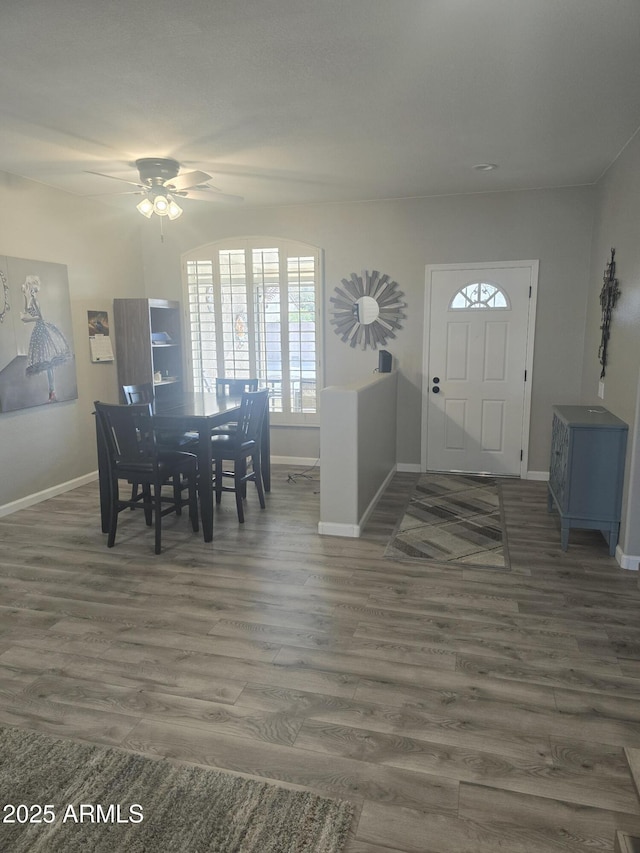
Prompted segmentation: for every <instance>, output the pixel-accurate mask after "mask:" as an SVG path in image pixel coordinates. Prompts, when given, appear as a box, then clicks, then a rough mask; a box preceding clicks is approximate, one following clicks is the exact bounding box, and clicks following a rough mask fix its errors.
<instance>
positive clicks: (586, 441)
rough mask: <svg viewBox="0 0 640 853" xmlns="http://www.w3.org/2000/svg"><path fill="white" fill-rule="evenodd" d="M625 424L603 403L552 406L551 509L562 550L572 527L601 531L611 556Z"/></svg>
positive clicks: (617, 528) (615, 536)
mask: <svg viewBox="0 0 640 853" xmlns="http://www.w3.org/2000/svg"><path fill="white" fill-rule="evenodd" d="M627 430H628V427H627V424H625V423H624V421H621V420H620V419H619V418H616V416H615V415H612V414H611V412H608V411H607V410H606V409H603V408H602V407H601V406H554V407H553V424H552V427H551V462H550V465H549V502H548V507H549V512H551V511H552V510H553V508H554V506H555V508H556V509H557V510H558V512H559V514H560V529H561V539H560V541H561V544H562V550H563V551H566V550H567V548H568V547H569V530H570V529H571V528H572V527H577V528H587V529H590V530H600V531H602V534H603V536H604V538H605V539H606V540H607V542H608V543H609V553H610V554H611V555H613V554H615V550H616V545H617V544H618V535H619V533H620V513H621V508H622V483H623V478H624V460H625V452H626V447H627Z"/></svg>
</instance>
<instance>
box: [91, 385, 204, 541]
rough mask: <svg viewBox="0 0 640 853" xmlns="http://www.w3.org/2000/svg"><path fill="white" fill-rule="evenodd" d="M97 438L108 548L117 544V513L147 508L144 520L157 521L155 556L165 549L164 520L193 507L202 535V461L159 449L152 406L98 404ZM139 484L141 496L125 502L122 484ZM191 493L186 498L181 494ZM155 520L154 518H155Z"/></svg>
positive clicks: (193, 517)
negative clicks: (105, 489) (105, 483)
mask: <svg viewBox="0 0 640 853" xmlns="http://www.w3.org/2000/svg"><path fill="white" fill-rule="evenodd" d="M94 405H95V412H96V418H97V419H98V434H99V436H100V439H101V441H102V442H103V444H104V448H105V450H106V459H107V464H108V477H109V531H108V538H107V546H108V547H109V548H112V547H113V546H114V544H115V539H116V529H117V526H118V514H119V513H120V512H122V510H124V509H128V508H131V509H143V510H144V514H145V521H146V523H147V525H148V526H151V525H152V524H153V523H154V520H155V552H156V554H159V553H160V550H161V529H162V525H161V521H162V517H163V516H165V515H168V514H169V513H172V512H175V513H177V514H178V515H180V514H181V512H182V507H183V506H188V507H189V518H190V520H191V526H192V528H193V530H194V532H197V531H198V528H199V524H198V498H197V475H198V460H197V457H196V456H195V455H194V454H192V453H185V452H181V451H177V450H163V449H160V448H159V447H158V445H157V443H156V439H155V433H154V430H153V413H152V409H151V404H149V403H140V404H132V405H129V406H117V405H111V404H108V403H101V402H99V401H96V403H95V404H94ZM120 480H127V482H129V483H139V484H140V485H141V486H142V491H141V493H140V494H138V495H136V496H135V497H134V496H133V495H132V496H131V498H130V499H128V500H124V499H122V498H121V497H120V493H119V481H120ZM166 485H169V486H171V492H172V495H171V497H169V496H168V495H164V494H163V492H162V487H163V486H166ZM184 487H186V488H187V489H188V497H187V498H183V497H182V490H183V488H184ZM154 517H155V518H154Z"/></svg>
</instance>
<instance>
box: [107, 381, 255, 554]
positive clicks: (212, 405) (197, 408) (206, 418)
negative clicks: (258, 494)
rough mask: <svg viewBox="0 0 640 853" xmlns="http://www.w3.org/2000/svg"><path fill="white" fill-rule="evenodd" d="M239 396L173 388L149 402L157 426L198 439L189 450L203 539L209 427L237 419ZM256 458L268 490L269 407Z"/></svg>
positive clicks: (207, 523)
mask: <svg viewBox="0 0 640 853" xmlns="http://www.w3.org/2000/svg"><path fill="white" fill-rule="evenodd" d="M241 400H242V397H241V396H218V395H217V394H212V393H209V392H199V391H191V392H190V391H184V392H177V393H174V394H172V395H171V397H169V398H167V399H164V400H163V399H156V400H154V402H153V404H152V405H153V424H154V427H155V428H156V429H157V430H164V431H167V432H169V431H170V432H193V433H197V435H198V441H197V444H196V446H195V447H194V449H193V450H189V452H193V453H195V455H196V456H197V457H198V472H199V476H198V492H199V498H200V519H201V523H202V533H203V536H204V541H205V542H211V541H212V539H213V506H214V487H213V475H212V466H213V459H212V455H211V431H212V429H214V428H215V427H218V426H221V425H222V424H225V423H229V422H231V421H234V420H236V419H237V417H238V414H239V412H240V403H241ZM101 445H102V442H101V440H100V436H99V433H98V477H99V488H100V516H101V522H102V531H103V532H104V533H106V532H107V531H108V530H109V478H108V475H107V462H106V457H105V452H106V451H105V448H104V447H102V446H101ZM260 458H261V467H262V482H263V485H264V490H265V492H269V491H271V465H270V440H269V410H268V409H267V414H266V417H265V419H264V422H263V425H262V434H261V436H260Z"/></svg>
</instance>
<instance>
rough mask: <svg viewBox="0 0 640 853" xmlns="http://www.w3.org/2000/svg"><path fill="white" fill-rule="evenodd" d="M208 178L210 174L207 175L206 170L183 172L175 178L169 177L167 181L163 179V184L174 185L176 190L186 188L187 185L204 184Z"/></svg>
mask: <svg viewBox="0 0 640 853" xmlns="http://www.w3.org/2000/svg"><path fill="white" fill-rule="evenodd" d="M210 179H211V175H207V173H206V172H197V171H195V172H183V173H182V174H181V175H177V176H176V177H175V178H170V179H169V180H168V181H165V186H167V185H170V186H172V187H175V189H177V190H186V189H188V188H189V187H197V186H200V184H206V182H207V181H209V180H210Z"/></svg>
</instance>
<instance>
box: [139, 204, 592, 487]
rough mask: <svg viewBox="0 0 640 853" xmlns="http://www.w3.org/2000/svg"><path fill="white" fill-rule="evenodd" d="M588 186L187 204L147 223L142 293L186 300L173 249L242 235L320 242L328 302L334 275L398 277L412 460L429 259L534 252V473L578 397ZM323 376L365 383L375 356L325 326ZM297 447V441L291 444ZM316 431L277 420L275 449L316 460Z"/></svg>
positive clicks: (403, 455) (406, 434) (406, 458)
mask: <svg viewBox="0 0 640 853" xmlns="http://www.w3.org/2000/svg"><path fill="white" fill-rule="evenodd" d="M593 201H594V189H593V188H591V187H581V188H574V189H565V190H535V191H528V192H513V193H487V194H478V195H471V196H447V197H439V198H426V199H409V200H401V201H387V202H366V203H360V204H324V205H308V206H284V207H275V208H243V207H239V208H235V207H230V206H228V205H227V206H224V207H220V206H215V205H214V204H210V205H204V204H202V203H193V204H191V205H188V203H187V202H185V213H184V216H183V217H182V218H181V219H179V220H177V221H176V222H171V223H167V226H166V227H165V229H164V231H165V239H164V243H161V242H160V239H159V229H158V223H157V222H153V221H151V222H148V223H143V225H144V226H145V227H144V228H143V241H144V259H145V281H146V287H147V295H148V296H163V297H167V298H173V299H178V298H180V299H181V298H182V293H181V289H180V288H181V271H180V256H181V254H182V253H183V252H185V251H187V250H188V249H192V248H195V247H197V246H201V245H204V244H205V243H208V242H211V241H212V240H218V239H222V238H224V237H231V236H240V235H273V236H280V237H289V238H292V239H296V240H302V241H303V242H307V243H311V244H313V245H316V246H319V247H320V248H321V249H322V250H323V251H324V262H325V299H324V301H325V306H328V304H329V297H330V296H331V294H332V293H333V288H334V287H335V285H336V284H338V283H339V282H340V279H341V278H343V277H344V276H345V275H348V274H349V273H351V272H360V270H362V269H377V270H380V271H381V272H385V273H388V274H389V275H390V276H391V277H392V278H394V279H395V280H396V281H397V282H398V284H399V286H400V288H401V290H402V291H403V292H404V293H405V297H406V302H407V304H408V309H407V315H408V316H407V320H406V321H405V323H404V327H403V329H402V330H401V331H400V332H399V333H398V337H397V339H396V340H395V341H390V342H389V345H388V346H387V349H389V350H390V351H391V352H392V353H393V355H394V357H395V361H394V366H395V367H397V369H398V370H399V372H400V375H399V377H398V378H399V387H398V406H399V415H398V431H397V436H398V438H397V441H398V448H397V456H398V462H399V463H401V464H403V463H404V464H409V465H416V466H417V465H419V463H420V429H421V423H420V421H421V385H422V377H421V363H422V347H423V328H422V326H423V304H424V292H425V266H426V265H427V264H437V263H455V262H475V261H504V260H530V259H537V260H539V261H540V279H539V292H538V313H537V323H536V355H535V361H534V375H533V392H532V429H531V439H530V448H529V465H530V469H531V470H537V471H545V470H547V469H548V464H549V460H548V456H549V447H550V441H549V432H550V426H549V425H550V420H551V415H550V410H551V406H552V405H553V404H554V403H574V402H578V401H579V398H580V383H581V379H582V353H583V349H584V325H585V316H586V309H587V296H588V290H589V258H590V250H591V232H592V216H593ZM325 340H326V345H325V384H326V385H339V384H343V383H351V382H356V381H360V380H362V379H363V378H365V377H366V376H367V375H370V374H371V372H372V371H373V369H374V368H375V367H376V365H377V357H376V354H375V353H373V352H372V351H370V350H367V351H365V352H362V351H354V350H352V349H351V348H350V347H349V346H347V345H346V344H344V343H342V341H341V340H340V339H339V338H338V337H337V336H336V335H335V334H334V333H333V331H332V329H331V327H330V326H329V324H328V323H327V326H326V333H325ZM292 448H295V449H292ZM318 448H319V438H318V431H317V429H305V430H303V429H298V430H290V429H277V430H275V429H274V436H273V452H274V454H276V455H287V454H293V455H298V456H304V457H313V458H315V457H316V456H317V455H318Z"/></svg>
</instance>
